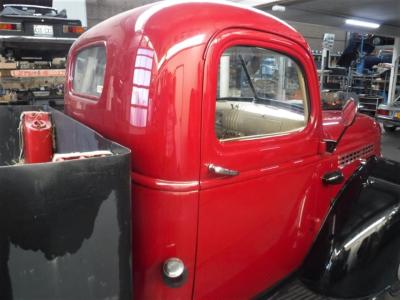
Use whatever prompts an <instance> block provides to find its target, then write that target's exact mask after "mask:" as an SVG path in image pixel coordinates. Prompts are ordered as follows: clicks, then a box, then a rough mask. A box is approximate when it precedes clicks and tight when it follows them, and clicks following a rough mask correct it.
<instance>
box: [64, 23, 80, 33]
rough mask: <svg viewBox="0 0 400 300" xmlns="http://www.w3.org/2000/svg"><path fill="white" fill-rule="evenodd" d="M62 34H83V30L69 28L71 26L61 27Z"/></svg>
mask: <svg viewBox="0 0 400 300" xmlns="http://www.w3.org/2000/svg"><path fill="white" fill-rule="evenodd" d="M63 31H64V33H76V34H81V33H84V32H85V28H83V27H82V26H71V25H64V26H63Z"/></svg>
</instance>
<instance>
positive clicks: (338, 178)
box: [322, 170, 344, 184]
mask: <svg viewBox="0 0 400 300" xmlns="http://www.w3.org/2000/svg"><path fill="white" fill-rule="evenodd" d="M343 180H344V175H343V173H342V171H339V170H336V171H334V172H330V173H326V174H325V175H324V176H323V177H322V182H323V183H324V184H339V183H342V182H343Z"/></svg>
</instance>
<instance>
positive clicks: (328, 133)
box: [322, 110, 380, 144]
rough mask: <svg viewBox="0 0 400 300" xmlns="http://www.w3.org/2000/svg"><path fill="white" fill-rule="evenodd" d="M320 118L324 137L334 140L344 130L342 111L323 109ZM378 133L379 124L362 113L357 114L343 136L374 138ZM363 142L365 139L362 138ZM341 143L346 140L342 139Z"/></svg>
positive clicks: (360, 138) (358, 138)
mask: <svg viewBox="0 0 400 300" xmlns="http://www.w3.org/2000/svg"><path fill="white" fill-rule="evenodd" d="M322 118H323V132H324V138H325V139H328V140H335V141H336V140H337V139H338V138H339V136H340V135H341V134H342V132H343V130H344V125H343V120H342V112H341V111H339V110H329V111H323V112H322ZM379 133H380V130H379V125H378V124H377V122H376V121H375V120H374V119H373V118H371V117H369V116H366V115H363V114H357V116H356V120H355V122H354V124H353V125H351V126H350V127H349V128H348V130H347V131H346V133H345V135H344V136H343V138H345V140H347V139H349V138H350V137H351V139H353V138H354V139H355V140H362V139H367V140H368V139H371V140H374V139H376V138H378V136H377V135H379ZM364 142H367V141H366V140H364ZM342 143H343V144H345V143H346V142H345V141H343V142H341V144H342Z"/></svg>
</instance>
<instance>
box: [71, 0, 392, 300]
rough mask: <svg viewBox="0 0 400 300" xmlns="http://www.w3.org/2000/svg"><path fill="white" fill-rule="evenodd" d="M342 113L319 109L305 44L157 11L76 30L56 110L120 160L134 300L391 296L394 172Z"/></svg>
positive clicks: (196, 12)
mask: <svg viewBox="0 0 400 300" xmlns="http://www.w3.org/2000/svg"><path fill="white" fill-rule="evenodd" d="M356 109H357V107H356V104H355V102H354V101H353V100H351V99H350V100H349V101H348V102H347V103H346V104H345V106H344V107H343V109H342V111H326V112H325V111H322V110H321V102H320V91H319V85H318V79H317V74H316V68H315V65H314V61H313V57H312V54H311V52H310V49H309V47H308V45H307V43H306V41H305V40H304V38H303V37H302V36H301V35H300V34H299V33H298V32H297V31H296V30H295V29H293V28H292V27H291V26H289V25H288V24H286V23H284V22H282V21H281V20H279V19H277V18H275V17H273V16H271V15H268V14H266V13H263V12H261V11H258V10H255V9H251V8H245V7H242V6H238V5H234V4H228V3H217V2H212V3H210V2H201V1H193V2H181V3H176V2H168V1H165V2H159V3H154V4H151V5H147V6H144V7H140V8H137V9H134V10H131V11H127V12H125V13H122V14H120V15H117V16H115V17H113V18H111V19H109V20H106V21H104V22H102V23H101V24H98V25H96V26H95V27H93V28H92V29H90V30H89V31H87V32H85V33H84V34H83V35H82V36H81V37H80V38H79V39H78V40H77V42H75V43H74V45H73V46H72V48H71V50H70V53H69V57H68V65H67V78H66V91H65V111H66V113H67V114H68V115H69V116H71V117H72V118H74V119H76V120H79V121H80V122H82V123H84V124H86V125H87V126H89V127H91V128H93V129H95V130H96V131H98V132H99V133H101V134H102V135H104V136H105V137H106V138H109V139H111V140H114V141H116V142H118V143H120V144H122V145H124V146H125V147H127V148H129V149H131V151H132V160H131V167H130V169H131V173H130V177H131V182H132V210H131V213H132V278H133V285H132V291H133V292H132V293H133V299H248V298H252V297H266V296H268V295H269V293H272V292H273V291H275V289H276V288H277V287H279V284H280V283H282V282H285V280H286V279H288V278H292V277H296V278H299V279H300V280H301V281H302V282H303V284H304V285H306V286H307V287H308V288H309V289H311V290H313V291H315V292H316V293H318V294H321V295H324V296H328V297H337V298H359V297H370V298H373V297H375V296H376V295H381V294H382V293H385V292H387V291H389V292H391V293H392V294H393V293H394V292H395V291H396V286H397V284H398V281H399V263H400V251H399V250H400V234H399V232H400V179H399V178H400V177H399V176H398V175H399V170H400V168H399V164H398V163H395V162H393V161H387V160H384V159H382V158H381V153H380V127H379V125H378V124H377V123H376V121H374V120H373V119H372V118H370V117H368V116H365V115H361V114H356ZM119 296H120V298H125V297H128V296H127V294H122V293H119Z"/></svg>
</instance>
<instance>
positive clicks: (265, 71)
mask: <svg viewBox="0 0 400 300" xmlns="http://www.w3.org/2000/svg"><path fill="white" fill-rule="evenodd" d="M308 103H309V102H308V99H307V90H306V85H305V80H304V75H303V72H302V70H301V69H300V67H299V65H298V64H297V63H296V61H295V60H293V59H291V58H290V57H288V56H286V55H284V54H281V53H278V52H275V51H272V50H268V49H264V48H260V47H255V46H234V47H231V48H228V49H227V50H225V52H224V53H223V54H222V56H221V58H220V64H219V70H218V85H217V99H216V118H215V132H216V136H217V138H218V139H219V140H220V141H228V140H238V139H239V140H240V139H248V138H255V137H264V136H268V135H283V134H287V133H290V132H295V131H301V130H303V129H304V128H305V127H306V125H307V121H308V118H309V104H308Z"/></svg>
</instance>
